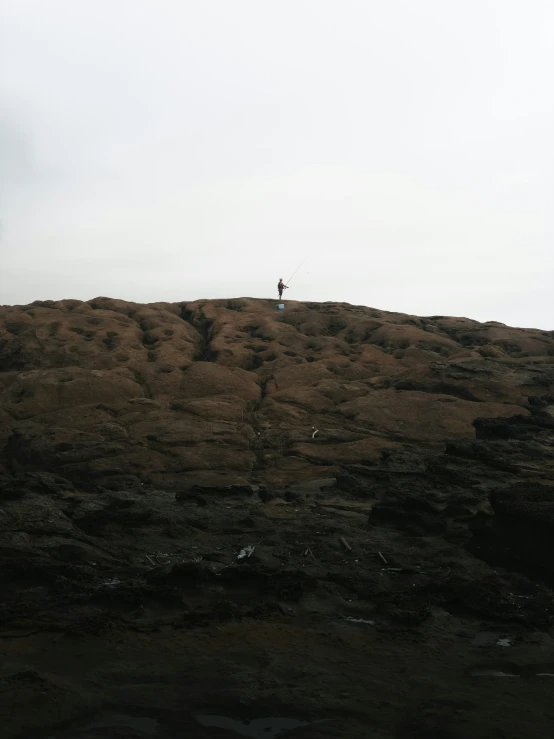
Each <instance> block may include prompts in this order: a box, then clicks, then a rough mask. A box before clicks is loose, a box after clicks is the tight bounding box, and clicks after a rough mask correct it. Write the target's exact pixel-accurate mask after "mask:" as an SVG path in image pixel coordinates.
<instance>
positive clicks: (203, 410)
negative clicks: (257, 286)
mask: <svg viewBox="0 0 554 739" xmlns="http://www.w3.org/2000/svg"><path fill="white" fill-rule="evenodd" d="M553 444H554V332H550V331H540V330H533V329H517V328H510V327H507V326H504V325H503V324H499V323H496V322H488V323H478V322H476V321H473V320H470V319H467V318H447V317H443V316H433V317H428V318H418V317H416V316H409V315H405V314H399V313H389V312H385V311H379V310H375V309H371V308H366V307H363V306H352V305H349V304H344V303H340V304H338V303H297V302H294V301H289V302H287V304H286V308H285V310H284V311H277V310H276V308H275V302H274V301H262V300H253V299H248V298H240V299H231V300H211V301H210V300H201V301H196V302H192V303H178V304H177V303H155V304H149V305H140V304H135V303H127V302H124V301H119V300H112V299H109V298H97V299H94V300H91V301H88V302H80V301H77V300H65V301H60V302H52V301H47V302H36V303H33V304H31V305H28V306H13V307H10V306H8V307H0V574H1V576H2V581H3V583H4V600H3V603H2V604H1V606H0V647H1V648H2V653H3V667H2V670H1V672H0V688H1V691H0V718H1V719H2V720H3V722H4V727H5V731H6V733H5V734H4V736H6V738H7V739H8V738H10V737H20V736H21V737H28V736H30V735H31V733H30V732H34V733H32V735H33V736H42V735H41V734H40V733H37V732H39V731H40V730H42V729H43V728H44V727H46V728H44V732H45V733H44V734H43V736H44V737H47V736H48V737H50V736H55V737H56V739H70V738H71V739H73V738H74V737H75V738H78V739H81V738H82V739H85V738H86V739H96V738H99V737H114V738H115V737H119V738H120V739H123V738H127V739H128V738H130V737H144V736H158V737H161V738H162V739H165V738H166V737H167V739H172V738H174V737H177V736H189V737H199V739H201V738H202V737H206V738H207V737H229V736H233V735H235V736H236V735H237V733H239V734H242V735H244V736H252V737H256V736H283V737H285V736H291V737H292V736H295V737H305V738H306V739H307V738H308V737H312V738H314V739H315V738H316V737H365V736H367V737H375V738H377V739H378V738H379V737H406V738H407V739H410V737H423V736H425V737H427V736H429V737H436V738H437V739H438V738H439V737H441V738H443V739H448V737H453V738H455V737H465V736H471V737H490V736H499V737H500V736H502V737H504V736H505V737H511V736H514V737H516V736H518V737H519V736H522V737H523V736H533V737H543V736H544V737H547V736H548V737H550V736H551V733H552V732H551V719H549V717H548V715H547V714H545V712H544V710H543V709H544V705H543V701H545V700H546V698H545V696H546V695H547V691H548V689H549V684H550V685H551V683H549V682H548V681H549V677H548V676H550V675H551V674H554V645H553V644H552V639H551V637H550V630H551V628H552V624H553V622H554V594H553V592H552V589H551V586H552V584H553V583H554V564H553V562H554V559H553V556H552V555H553V554H554V551H553V550H554V546H553V545H552V543H551V542H552V541H554V539H553V536H552V534H553V533H554V528H553V524H554V488H553V484H554V483H553V472H554V461H553V457H552V446H553ZM247 545H249V546H252V547H254V548H255V549H254V553H253V554H252V556H245V557H242V558H239V559H237V556H238V555H239V553H240V551H241V550H242V549H243V547H245V546H247ZM52 634H55V635H56V636H55V643H54V642H53V638H52ZM77 655H78V656H77ZM502 675H516V676H517V677H518V678H519V680H518V681H517V690H516V689H515V688H513V687H511V686H512V685H513V683H514V681H513V680H512V681H510V680H508V679H503V677H502ZM516 697H517V701H518V703H517V705H518V706H519V709H516V707H515V705H516V704H514V700H515V698H516ZM29 700H33V701H34V703H33V705H35V706H36V707H37V708H36V711H35V712H34V713H33V714H29V713H28V712H26V711H25V709H24V707H25V706H26V705H27V703H28V702H29ZM14 706H15V711H14ZM521 706H524V707H525V710H520V709H521ZM214 716H215V717H216V718H214ZM217 717H219V718H217ZM268 717H269V718H268ZM262 719H264V721H266V719H267V721H266V723H267V722H269V723H268V724H267V725H266V724H263V722H262V723H258V722H259V721H261V720H262ZM279 721H280V722H281V723H279ZM248 722H250V723H248ZM271 722H273V723H271ZM283 722H284V723H283ZM287 722H288V723H287ZM291 722H292V723H291ZM257 732H258V733H257ZM510 732H512V733H510Z"/></svg>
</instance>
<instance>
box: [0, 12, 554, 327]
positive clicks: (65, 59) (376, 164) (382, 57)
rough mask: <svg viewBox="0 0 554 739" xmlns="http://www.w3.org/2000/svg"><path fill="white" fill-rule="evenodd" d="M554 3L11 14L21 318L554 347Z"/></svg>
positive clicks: (12, 214) (13, 208) (9, 124)
mask: <svg viewBox="0 0 554 739" xmlns="http://www.w3.org/2000/svg"><path fill="white" fill-rule="evenodd" d="M552 70H554V4H553V3H552V2H551V0H417V1H416V0H279V1H278V2H277V0H2V2H1V3H0V221H1V226H2V230H1V233H0V260H1V265H0V266H1V282H0V303H4V304H7V303H27V302H31V301H33V300H36V299H41V300H45V299H59V298H81V299H88V298H92V297H95V296H97V295H108V296H112V297H118V298H124V299H128V300H138V301H154V300H169V301H173V300H185V299H195V298H200V297H208V298H215V297H231V296H239V295H249V296H254V297H273V295H274V293H275V283H276V282H277V279H278V278H279V277H281V276H282V277H284V278H285V280H286V279H287V278H288V277H289V276H290V274H291V273H292V272H293V271H294V269H295V268H296V267H297V266H298V263H299V262H300V261H301V260H302V259H304V258H305V257H306V263H305V265H304V267H303V268H302V269H301V270H300V271H299V272H298V274H297V275H296V277H295V278H294V280H293V282H292V283H291V290H290V292H289V293H287V297H290V298H291V299H292V298H295V299H298V300H341V301H342V300H344V301H348V302H352V303H358V304H365V305H371V306H374V307H377V308H382V309H386V310H398V311H406V312H409V313H416V314H420V315H434V314H442V315H464V316H469V317H471V318H476V319H478V320H498V321H502V322H504V323H510V324H515V325H520V326H538V327H541V328H545V329H554V317H553V315H552V313H553V301H552V277H553V267H554V253H553V248H552V247H553V236H554V143H553V139H554V136H553V132H554V92H553V85H552Z"/></svg>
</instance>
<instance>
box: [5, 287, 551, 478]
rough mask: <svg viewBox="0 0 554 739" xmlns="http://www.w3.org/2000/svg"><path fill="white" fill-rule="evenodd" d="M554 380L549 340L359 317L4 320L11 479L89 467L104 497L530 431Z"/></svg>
mask: <svg viewBox="0 0 554 739" xmlns="http://www.w3.org/2000/svg"><path fill="white" fill-rule="evenodd" d="M552 367H554V338H553V336H552V335H551V334H550V333H549V332H546V331H538V330H522V329H513V328H509V327H506V326H502V325H500V324H496V323H489V324H479V323H477V322H475V321H471V320H469V319H461V318H443V317H440V316H439V317H435V318H416V317H414V316H408V315H403V314H396V313H386V312H384V311H377V310H373V309H369V308H363V307H359V306H351V305H347V304H332V303H328V304H327V303H325V304H317V303H295V302H289V303H288V304H287V308H286V311H284V312H283V313H281V312H277V311H276V310H275V306H274V304H273V302H271V301H260V300H251V299H246V298H241V299H235V300H214V301H197V302H195V303H183V304H169V303H156V304H152V305H138V304H135V303H126V302H124V301H119V300H111V299H108V298H96V299H95V300H91V301H88V302H84V303H82V302H79V301H75V300H67V301H60V302H55V303H54V302H46V303H34V304H32V305H30V306H15V307H5V308H2V309H0V368H1V370H2V372H1V373H0V404H1V411H0V444H3V445H6V444H9V447H8V448H9V455H7V456H6V455H4V456H3V459H4V464H5V463H6V460H7V459H8V458H9V460H10V462H11V463H12V464H16V463H17V462H21V463H24V464H25V465H33V466H34V468H36V469H38V468H40V469H43V470H48V471H51V472H60V473H62V474H64V475H67V476H69V477H72V476H73V474H75V473H78V474H79V475H80V479H81V481H83V478H82V471H83V468H82V467H81V466H79V467H78V468H76V467H75V465H76V464H77V465H82V464H83V463H85V461H86V460H87V455H88V459H89V461H90V464H89V466H88V467H87V475H88V476H89V480H90V482H91V483H102V484H105V483H106V482H109V477H110V475H118V474H120V472H121V471H122V470H124V469H125V471H126V472H130V467H131V466H133V474H136V475H138V477H139V478H140V479H141V481H143V482H147V483H153V484H158V483H159V482H160V480H161V479H162V477H163V480H164V484H166V485H167V484H168V483H169V481H170V480H171V483H172V484H173V485H183V484H186V482H187V478H188V476H189V474H190V473H191V472H197V473H202V472H207V471H208V472H209V471H218V470H221V469H227V470H228V472H229V474H230V475H235V476H236V478H237V480H241V481H242V480H246V479H255V480H256V481H257V482H261V483H269V484H284V483H288V482H293V481H298V480H300V479H310V478H313V476H314V474H315V475H318V476H319V475H320V474H321V472H322V470H321V469H319V466H320V465H324V466H326V467H328V469H327V470H326V471H325V474H328V475H332V474H335V473H336V472H337V469H338V465H340V464H342V463H345V462H348V463H356V462H359V463H362V464H363V463H366V462H367V461H368V460H369V459H371V460H373V461H375V459H376V457H375V455H376V454H377V455H378V454H379V450H383V449H387V448H392V447H395V448H396V447H397V446H398V444H400V445H410V444H413V443H417V444H425V445H433V444H438V445H439V446H440V445H441V444H443V443H444V441H445V440H447V439H456V438H472V437H473V435H474V429H473V426H472V424H473V421H474V420H475V419H476V418H492V417H509V416H512V415H514V414H517V413H520V414H523V415H526V414H528V413H529V410H528V401H527V399H528V397H529V396H543V395H548V393H549V392H550V388H551V381H552V380H553V379H554V371H553V370H549V368H552ZM550 372H552V374H550ZM313 428H317V429H319V432H318V434H317V435H316V437H315V438H314V439H312V429H313ZM10 435H11V442H9V439H10ZM137 457H138V458H140V460H141V462H140V464H139V465H138V466H136V462H133V460H136V459H137ZM291 458H292V460H294V464H291V461H292V460H291ZM315 465H318V466H317V467H316V466H315ZM161 476H162V477H161Z"/></svg>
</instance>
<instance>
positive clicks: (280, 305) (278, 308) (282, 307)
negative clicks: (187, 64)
mask: <svg viewBox="0 0 554 739" xmlns="http://www.w3.org/2000/svg"><path fill="white" fill-rule="evenodd" d="M277 310H285V304H284V303H279V305H278V306H277Z"/></svg>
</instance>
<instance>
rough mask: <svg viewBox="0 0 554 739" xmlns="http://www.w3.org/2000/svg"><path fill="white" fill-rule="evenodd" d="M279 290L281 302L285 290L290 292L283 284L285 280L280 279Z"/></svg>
mask: <svg viewBox="0 0 554 739" xmlns="http://www.w3.org/2000/svg"><path fill="white" fill-rule="evenodd" d="M277 290H279V300H281V298H282V297H283V290H288V286H287V285H285V283H284V282H283V278H282V277H280V278H279V284H278V285H277Z"/></svg>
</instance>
